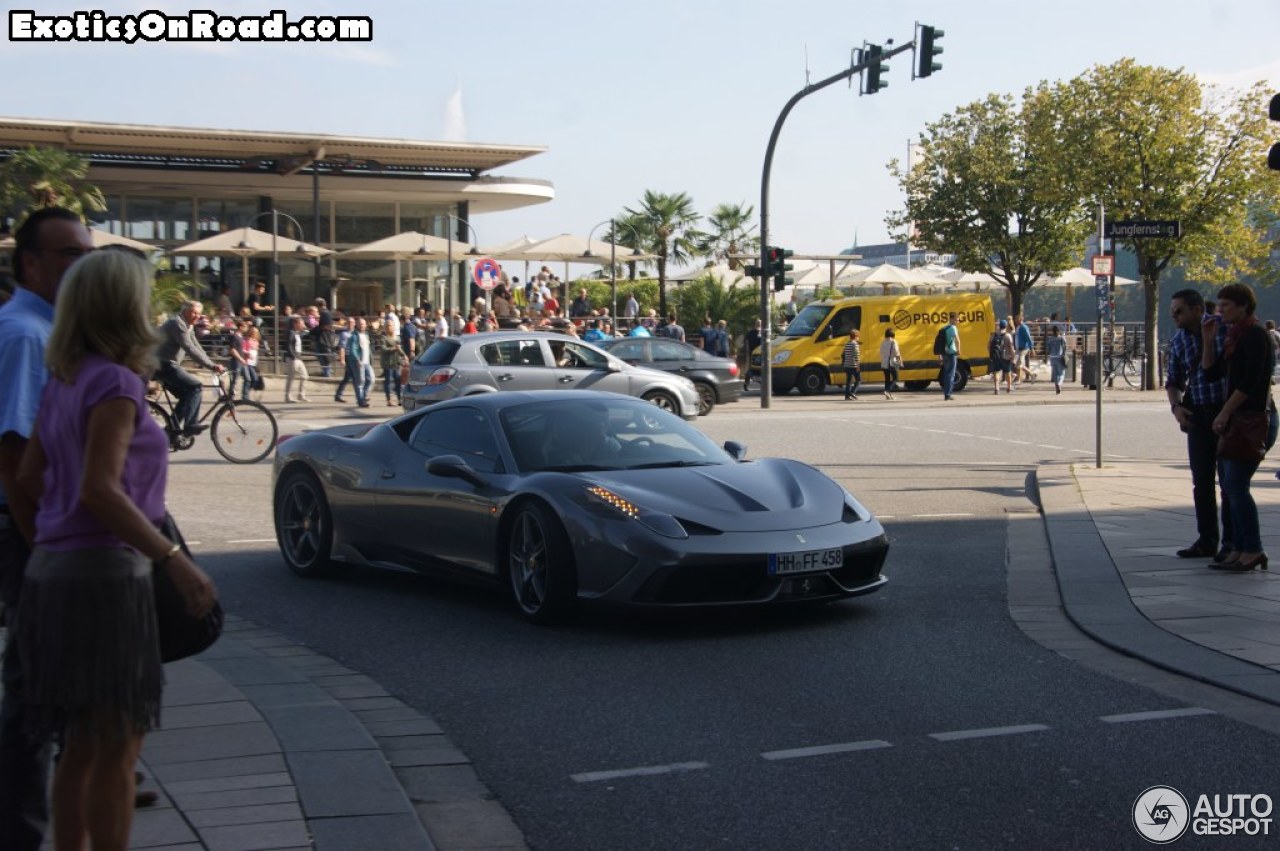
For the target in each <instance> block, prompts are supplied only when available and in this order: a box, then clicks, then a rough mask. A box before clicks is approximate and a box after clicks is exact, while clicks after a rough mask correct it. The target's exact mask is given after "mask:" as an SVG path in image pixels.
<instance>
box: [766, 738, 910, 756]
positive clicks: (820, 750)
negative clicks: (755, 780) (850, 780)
mask: <svg viewBox="0 0 1280 851" xmlns="http://www.w3.org/2000/svg"><path fill="white" fill-rule="evenodd" d="M891 747H893V744H892V743H891V742H885V741H881V740H880V739H868V740H867V741H865V742H845V743H844V744H839V745H815V746H814V747H811V748H792V749H791V750H785V751H766V752H764V753H762V754H760V756H762V757H764V758H765V759H770V760H772V759H800V758H802V757H807V756H823V755H825V754H833V753H851V752H853V751H873V750H878V749H880V748H891Z"/></svg>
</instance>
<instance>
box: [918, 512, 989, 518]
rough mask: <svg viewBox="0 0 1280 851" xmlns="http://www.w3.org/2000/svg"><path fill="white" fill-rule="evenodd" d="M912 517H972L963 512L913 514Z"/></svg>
mask: <svg viewBox="0 0 1280 851" xmlns="http://www.w3.org/2000/svg"><path fill="white" fill-rule="evenodd" d="M911 516H912V517H973V516H974V515H973V514H970V513H965V512H954V513H951V514H913V515H911Z"/></svg>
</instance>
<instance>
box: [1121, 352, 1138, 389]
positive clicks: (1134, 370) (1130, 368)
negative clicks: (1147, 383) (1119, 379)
mask: <svg viewBox="0 0 1280 851" xmlns="http://www.w3.org/2000/svg"><path fill="white" fill-rule="evenodd" d="M1120 374H1121V375H1123V376H1124V381H1125V383H1126V384H1128V385H1129V386H1130V387H1141V386H1142V370H1141V369H1139V368H1138V362H1137V361H1136V360H1134V359H1132V358H1125V359H1124V360H1123V361H1121V362H1120Z"/></svg>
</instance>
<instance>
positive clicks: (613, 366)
mask: <svg viewBox="0 0 1280 851" xmlns="http://www.w3.org/2000/svg"><path fill="white" fill-rule="evenodd" d="M606 369H608V370H609V371H610V372H622V364H620V363H619V362H618V361H616V360H611V361H609V364H608V366H607V367H606Z"/></svg>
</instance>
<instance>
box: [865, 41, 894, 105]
mask: <svg viewBox="0 0 1280 851" xmlns="http://www.w3.org/2000/svg"><path fill="white" fill-rule="evenodd" d="M883 55H884V48H883V47H881V46H880V45H878V44H868V45H867V46H866V47H864V48H863V50H862V58H863V59H864V60H865V61H866V62H867V63H868V64H867V67H866V74H867V79H866V82H867V84H866V86H865V87H864V88H863V90H862V93H863V94H867V95H873V94H875V93H876V92H878V91H880V90H881V89H883V88H884V87H885V86H888V85H889V84H888V83H886V82H885V81H884V80H882V79H881V77H882V76H883V75H884V73H885V72H886V71H888V70H889V66H888V65H886V64H884V60H883V59H881V58H880V57H881V56H883Z"/></svg>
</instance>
